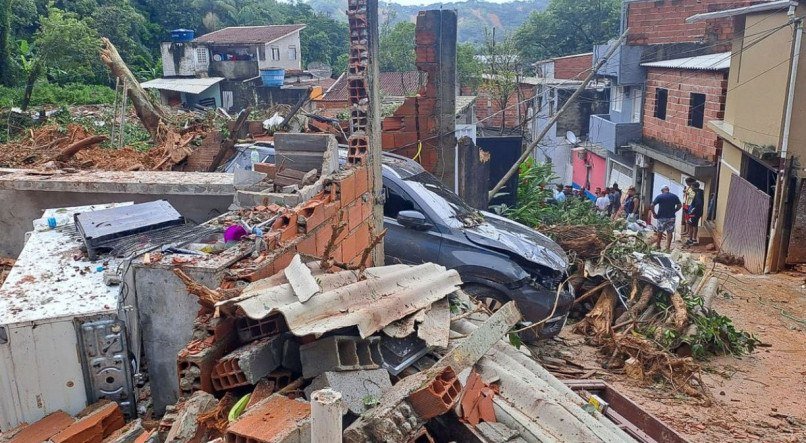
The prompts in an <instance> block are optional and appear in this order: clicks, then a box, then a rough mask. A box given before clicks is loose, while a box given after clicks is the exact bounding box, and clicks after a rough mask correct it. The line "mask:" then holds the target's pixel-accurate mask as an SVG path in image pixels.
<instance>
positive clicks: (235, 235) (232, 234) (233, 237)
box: [224, 225, 248, 243]
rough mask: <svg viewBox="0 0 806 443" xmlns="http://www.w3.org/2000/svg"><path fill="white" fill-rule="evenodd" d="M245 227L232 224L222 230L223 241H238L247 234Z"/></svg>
mask: <svg viewBox="0 0 806 443" xmlns="http://www.w3.org/2000/svg"><path fill="white" fill-rule="evenodd" d="M247 234H248V233H247V232H246V229H244V228H243V226H241V225H232V226H230V227H229V228H227V229H226V230H225V231H224V242H226V243H229V242H234V241H238V240H240V239H241V238H243V236H245V235H247Z"/></svg>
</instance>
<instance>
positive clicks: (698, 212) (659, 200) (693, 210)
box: [650, 177, 705, 251]
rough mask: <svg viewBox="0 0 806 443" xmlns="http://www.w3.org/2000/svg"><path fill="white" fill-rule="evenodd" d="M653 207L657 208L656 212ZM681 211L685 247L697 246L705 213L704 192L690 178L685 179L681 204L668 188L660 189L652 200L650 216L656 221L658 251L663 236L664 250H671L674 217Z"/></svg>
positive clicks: (678, 198) (674, 223) (696, 182)
mask: <svg viewBox="0 0 806 443" xmlns="http://www.w3.org/2000/svg"><path fill="white" fill-rule="evenodd" d="M655 207H657V211H656V210H655ZM681 209H682V210H683V217H682V218H683V222H682V230H681V233H682V235H683V238H687V240H686V245H688V246H691V245H697V244H699V230H700V228H699V226H700V219H702V216H703V214H704V213H705V192H704V191H703V190H702V189H700V183H699V182H698V181H697V180H696V179H694V178H692V177H689V178H687V179H686V187H685V188H684V189H683V201H682V202H681V201H680V197H678V196H677V194H673V193H672V192H670V191H669V187H668V186H664V187H662V188H661V190H660V194H658V195H657V196H656V197H655V199H654V200H652V205H651V206H650V210H651V211H652V216H653V217H654V218H655V220H657V226H656V227H655V229H656V231H657V237H656V238H655V247H657V248H658V249H660V244H661V240H662V239H663V236H664V234H665V235H666V250H667V251H669V250H670V249H671V246H672V236H673V235H674V230H675V225H676V221H675V218H676V217H675V216H676V214H677V211H679V210H681Z"/></svg>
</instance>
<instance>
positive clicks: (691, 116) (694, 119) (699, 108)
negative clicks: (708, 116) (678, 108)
mask: <svg viewBox="0 0 806 443" xmlns="http://www.w3.org/2000/svg"><path fill="white" fill-rule="evenodd" d="M695 97H697V98H699V97H702V103H699V104H695ZM707 99H708V97H707V96H706V95H705V94H703V93H700V92H692V93H691V94H689V97H688V126H691V127H692V128H697V129H703V128H704V127H705V105H706V103H707ZM697 101H699V100H697ZM697 123H699V124H697Z"/></svg>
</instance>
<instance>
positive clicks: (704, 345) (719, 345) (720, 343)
mask: <svg viewBox="0 0 806 443" xmlns="http://www.w3.org/2000/svg"><path fill="white" fill-rule="evenodd" d="M693 321H694V324H695V325H696V326H697V333H696V334H694V336H693V337H692V338H690V341H691V352H692V354H693V355H694V357H696V358H700V359H701V358H705V357H706V356H708V355H709V354H714V355H722V354H731V355H736V356H739V355H745V354H749V353H751V352H753V350H754V349H755V348H756V346H758V345H759V344H760V343H761V342H760V341H759V340H758V339H756V338H755V337H753V335H752V334H749V333H747V332H745V331H739V330H737V329H736V327H735V326H734V325H733V321H732V320H731V319H730V318H728V317H726V316H724V315H721V314H719V313H717V312H716V311H714V310H709V311H707V312H706V313H705V314H703V315H697V316H695V317H694V319H693ZM692 339H693V340H692Z"/></svg>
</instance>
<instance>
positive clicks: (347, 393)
mask: <svg viewBox="0 0 806 443" xmlns="http://www.w3.org/2000/svg"><path fill="white" fill-rule="evenodd" d="M391 387H392V382H391V381H390V380H389V373H388V372H386V370H385V369H372V370H369V371H343V372H325V373H322V374H320V375H319V376H317V377H316V378H314V379H313V381H312V382H311V384H310V385H309V386H308V387H307V388H305V397H306V398H308V399H309V400H310V399H311V394H312V393H313V392H314V391H318V390H320V389H325V388H331V389H333V390H334V391H337V392H340V393H341V395H342V400H343V402H344V406H345V410H344V411H343V413H347V411H348V410H349V411H350V412H352V413H353V414H356V415H361V414H362V413H363V412H364V411H365V410H366V409H367V404H366V401H368V400H373V402H375V403H377V402H378V401H379V400H380V398H381V396H382V395H383V392H384V391H386V390H387V389H389V388H391Z"/></svg>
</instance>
